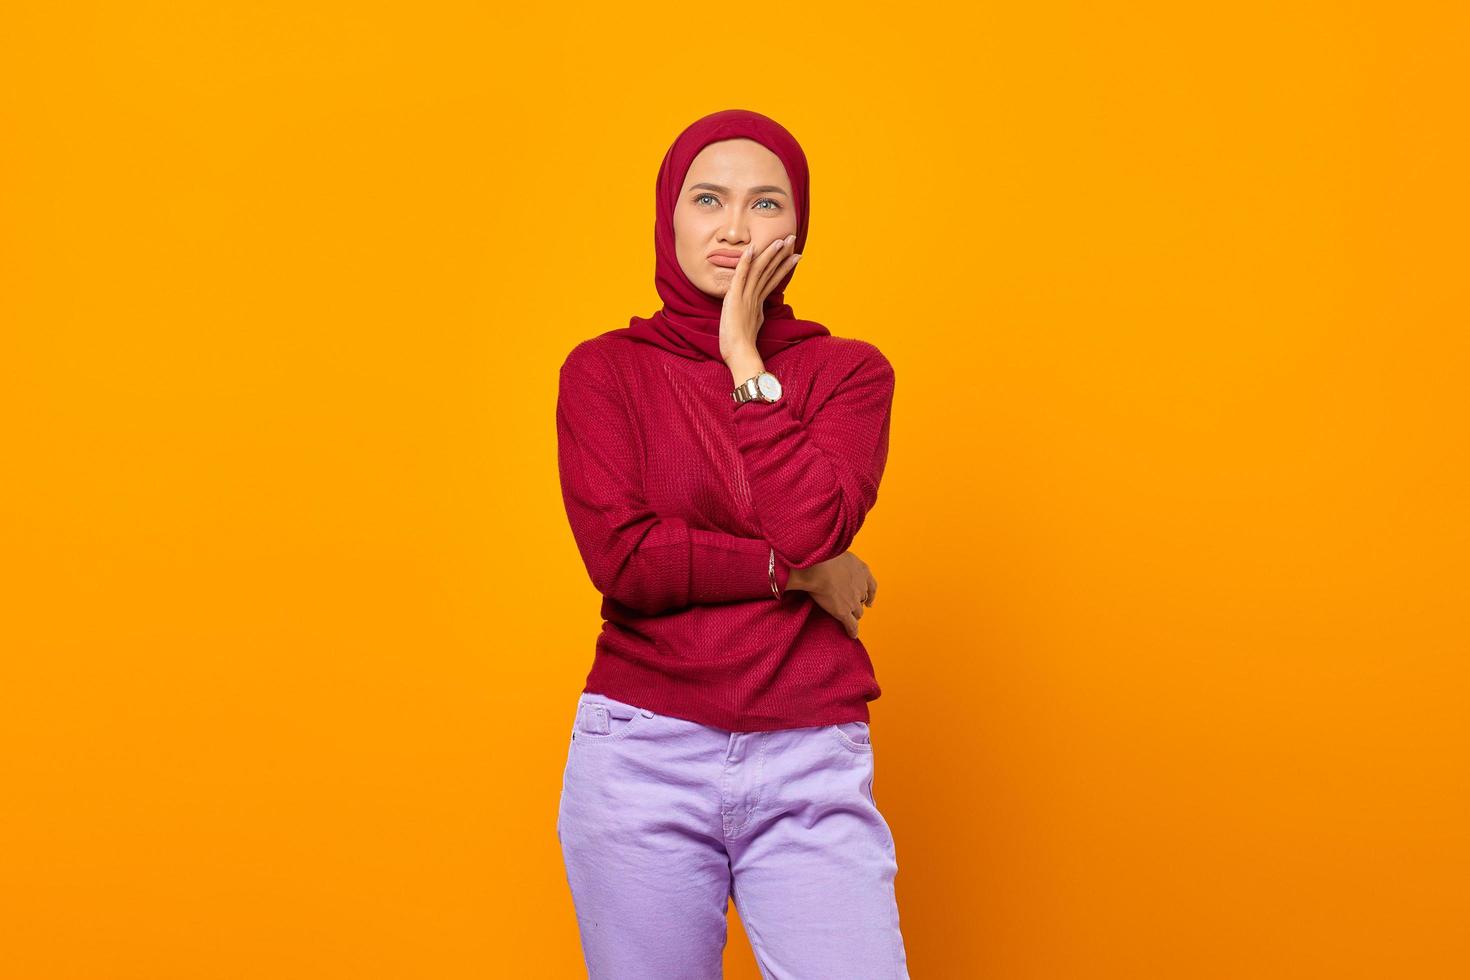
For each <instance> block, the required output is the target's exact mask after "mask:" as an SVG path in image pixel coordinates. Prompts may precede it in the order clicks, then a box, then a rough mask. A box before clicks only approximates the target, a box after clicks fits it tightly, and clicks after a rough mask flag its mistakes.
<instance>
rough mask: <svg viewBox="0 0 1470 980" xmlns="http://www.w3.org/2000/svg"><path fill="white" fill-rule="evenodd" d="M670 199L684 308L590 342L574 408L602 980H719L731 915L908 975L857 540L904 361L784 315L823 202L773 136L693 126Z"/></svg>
mask: <svg viewBox="0 0 1470 980" xmlns="http://www.w3.org/2000/svg"><path fill="white" fill-rule="evenodd" d="M656 198H657V201H656V207H657V211H656V217H655V222H654V253H655V256H656V259H657V269H656V274H655V281H656V283H657V287H658V293H659V296H660V298H661V299H662V300H663V307H662V309H660V310H658V311H657V312H656V313H654V314H653V316H652V317H648V318H642V317H634V318H633V319H632V321H631V322H630V324H629V326H628V327H626V328H621V329H617V330H610V331H607V332H606V333H603V334H601V335H599V336H596V337H593V338H591V339H588V340H584V341H582V342H581V343H579V344H578V345H577V346H576V347H575V348H573V349H572V351H571V353H570V354H568V355H567V357H566V360H565V362H564V363H563V364H562V367H561V377H560V388H559V394H558V398H557V410H556V411H557V414H556V421H557V435H558V462H559V469H560V475H561V486H562V495H563V499H564V501H565V503H566V509H567V516H568V518H569V519H570V521H571V526H572V531H573V536H574V537H575V539H576V543H577V548H578V550H579V552H580V554H581V556H582V560H583V561H584V563H585V564H586V566H587V570H588V573H589V574H590V575H591V578H592V581H593V583H594V584H595V585H596V586H597V589H598V591H599V592H601V593H602V595H603V600H602V617H603V619H604V623H603V626H602V632H601V633H600V635H599V637H598V640H597V647H596V654H595V657H594V661H593V666H592V670H591V672H590V673H589V675H588V677H587V682H586V685H585V686H584V688H583V691H582V693H581V696H580V698H579V699H578V702H577V711H576V715H575V718H574V721H573V727H572V732H571V746H570V749H569V753H568V756H567V765H566V771H565V776H564V779H563V784H562V796H561V803H560V807H559V811H558V815H557V836H558V838H559V840H560V842H561V846H562V852H563V856H564V858H565V862H566V873H567V880H568V883H569V884H570V886H571V890H572V898H573V903H574V905H575V906H576V911H577V919H578V924H579V927H580V930H581V939H582V949H583V953H584V955H585V957H586V961H587V968H588V971H589V974H590V975H591V976H592V977H597V978H608V980H623V978H626V980H635V978H636V980H703V978H710V977H719V976H721V975H722V969H721V963H722V953H723V950H724V947H725V942H726V935H727V933H726V925H727V919H726V909H727V907H728V902H729V901H730V899H731V898H732V897H733V899H734V901H735V904H736V908H737V910H738V911H739V914H740V918H741V921H742V923H743V924H744V926H745V930H746V933H747V934H748V935H749V936H750V940H751V944H752V946H753V948H754V952H755V955H756V959H757V961H758V963H759V964H760V967H761V970H762V972H763V974H764V975H765V976H766V977H768V978H782V980H833V978H839V977H840V978H842V980H863V978H874V980H877V978H882V980H892V978H900V977H907V976H908V972H907V967H906V957H905V953H904V946H903V939H902V936H901V934H900V931H899V923H898V907H897V903H896V900H895V894H894V885H893V882H894V877H895V875H896V873H897V870H898V866H897V863H896V857H895V851H894V844H893V837H892V835H891V834H890V832H889V829H888V824H887V822H886V821H885V820H884V818H883V816H882V814H881V813H879V811H878V808H877V805H876V803H875V802H874V799H873V795H872V784H873V745H872V742H871V740H870V739H869V731H868V721H869V714H868V705H867V703H868V702H869V701H872V700H874V699H875V698H877V697H878V696H879V694H880V689H879V687H878V683H877V681H876V679H875V677H874V674H873V666H872V662H871V661H870V660H869V658H868V654H867V651H866V649H865V648H864V647H863V644H862V642H861V641H860V640H859V639H858V638H857V634H858V621H859V620H860V619H861V618H862V616H863V612H864V607H865V606H866V607H868V608H871V607H872V605H873V602H874V599H875V597H876V594H877V582H876V580H875V579H874V578H873V576H872V575H871V573H870V572H869V569H868V566H867V565H866V564H864V562H863V561H862V560H861V559H860V558H858V557H857V556H856V555H854V554H853V553H852V552H850V551H848V550H847V549H848V546H849V545H850V544H851V543H852V540H853V537H854V536H855V535H856V534H857V532H858V529H859V528H860V527H861V526H862V523H863V519H864V517H865V516H866V515H867V513H868V511H869V510H871V509H872V508H873V506H874V504H875V503H876V502H877V496H878V483H879V480H880V478H881V477H882V474H883V467H884V463H885V461H886V459H887V455H888V431H889V413H890V408H891V405H892V399H893V369H892V367H891V366H890V365H889V363H888V360H887V359H886V358H885V357H884V356H883V354H882V353H881V352H880V351H879V350H878V348H877V347H875V346H873V345H872V344H870V343H867V342H865V341H861V340H856V339H850V338H841V337H835V336H833V335H831V333H830V332H829V331H828V330H827V329H826V327H824V326H822V325H821V324H820V323H816V322H814V321H810V320H798V319H796V318H795V316H794V315H793V313H792V309H791V307H790V306H789V305H787V304H785V303H784V302H783V299H782V290H783V289H784V288H785V286H786V284H787V283H788V282H790V279H791V274H792V272H793V270H794V269H795V267H796V263H797V262H798V261H799V259H800V258H801V250H802V248H803V246H804V244H805V242H806V233H807V223H808V219H809V216H810V213H811V208H810V198H809V188H808V179H807V167H806V158H805V155H804V154H803V153H802V150H801V147H800V145H799V144H798V143H797V142H796V140H795V139H794V138H793V137H792V136H791V134H790V133H789V132H787V131H786V130H785V129H784V128H783V127H782V126H780V125H779V124H778V123H776V122H775V121H774V120H771V119H769V118H767V117H766V116H763V115H761V114H759V113H755V112H748V111H744V110H735V109H731V110H725V111H722V112H716V113H713V114H712V115H709V116H705V117H704V118H702V119H699V120H697V121H696V122H694V123H693V124H691V125H690V126H689V127H688V128H687V129H685V130H684V132H682V133H681V134H680V135H679V137H678V138H677V139H676V140H675V141H674V143H673V145H672V146H671V147H670V148H669V150H668V153H666V154H665V156H664V159H663V164H662V166H661V167H660V169H659V174H658V181H657V184H656Z"/></svg>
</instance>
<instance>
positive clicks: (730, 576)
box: [689, 528, 779, 603]
mask: <svg viewBox="0 0 1470 980" xmlns="http://www.w3.org/2000/svg"><path fill="white" fill-rule="evenodd" d="M689 540H690V544H691V545H692V546H693V547H692V549H691V554H690V569H689V572H690V582H689V587H690V601H691V602H694V603H710V602H731V601H734V600H738V599H759V598H761V597H763V596H770V594H771V573H770V558H771V546H770V545H768V544H767V543H766V542H765V541H763V540H761V539H760V538H741V537H736V536H734V535H729V534H724V533H722V532H719V531H706V530H703V529H700V528H690V529H689ZM778 564H779V559H778Z"/></svg>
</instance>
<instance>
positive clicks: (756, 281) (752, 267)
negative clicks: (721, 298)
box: [720, 235, 801, 362]
mask: <svg viewBox="0 0 1470 980" xmlns="http://www.w3.org/2000/svg"><path fill="white" fill-rule="evenodd" d="M795 247H796V236H795V235H787V236H786V237H785V238H777V239H776V240H775V241H773V242H771V243H770V244H768V245H767V246H766V247H765V248H763V249H761V251H760V254H759V255H756V254H755V243H754V242H752V243H751V244H750V245H749V246H747V247H746V249H745V251H744V253H742V254H741V256H740V262H739V263H738V264H737V265H736V266H735V275H734V276H732V277H731V279H730V288H729V289H727V290H726V291H725V303H724V307H723V308H722V309H721V310H720V357H722V358H723V359H724V360H725V361H727V362H728V361H729V360H730V359H731V358H732V357H739V356H744V355H745V354H746V353H748V352H750V351H753V350H755V338H756V334H758V333H760V329H761V325H762V324H764V323H765V322H766V314H765V305H766V297H767V296H769V295H771V291H772V290H774V289H775V288H776V284H777V283H778V282H780V281H781V280H782V279H784V278H786V273H788V272H790V271H791V270H792V269H793V268H795V266H796V263H797V261H798V260H799V259H800V258H801V256H800V255H799V254H798V255H793V254H792V249H794V248H795Z"/></svg>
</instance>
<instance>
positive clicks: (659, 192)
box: [625, 109, 831, 361]
mask: <svg viewBox="0 0 1470 980" xmlns="http://www.w3.org/2000/svg"><path fill="white" fill-rule="evenodd" d="M742 137H743V138H746V139H752V140H755V141H756V142H757V143H759V144H761V145H762V146H764V147H765V148H766V149H768V150H770V151H771V152H772V153H774V154H776V156H778V157H780V159H781V163H782V164H783V165H784V166H785V167H786V177H787V179H788V180H790V181H791V194H792V206H793V207H795V208H796V214H797V220H798V225H797V230H796V246H795V248H794V249H793V252H800V251H801V250H802V248H803V247H804V246H805V244H806V228H807V218H808V216H809V215H810V213H811V205H810V200H811V198H810V194H809V192H810V188H809V186H808V177H807V169H806V154H805V153H803V152H802V150H801V144H799V143H797V142H796V137H794V136H792V135H791V134H790V133H789V132H787V131H786V128H785V127H784V126H782V125H781V124H780V123H778V122H776V121H775V120H774V119H771V118H770V117H768V116H763V115H761V114H760V113H759V112H752V111H750V110H748V109H723V110H721V111H719V112H714V113H711V114H709V115H707V116H705V117H703V118H701V119H696V120H695V121H694V122H692V123H690V124H689V126H688V127H687V128H686V129H685V130H684V131H683V132H682V133H680V134H679V136H678V138H677V139H675V140H674V144H673V145H672V146H670V147H669V150H668V152H667V153H665V154H664V160H663V164H662V165H661V166H660V167H659V168H658V182H657V184H656V185H655V191H656V201H655V204H656V216H655V218H654V223H653V251H654V256H655V259H656V262H657V265H656V267H655V270H654V283H655V284H656V285H657V287H658V295H659V298H660V299H662V300H663V304H664V305H663V309H661V310H658V311H657V312H655V313H654V314H653V316H651V317H640V316H635V317H633V318H632V319H631V320H629V321H628V326H627V327H626V328H625V329H626V333H627V336H630V337H633V338H634V339H637V340H642V341H646V342H648V343H650V344H656V345H657V346H659V347H662V348H664V349H665V350H668V351H673V352H674V353H676V354H679V355H681V356H683V357H690V358H694V359H704V358H708V359H711V360H716V361H718V360H720V359H721V358H720V310H721V309H722V307H723V301H722V300H721V299H719V298H717V297H714V296H709V295H707V294H706V293H704V292H703V291H702V290H700V289H699V287H697V286H695V285H694V283H692V282H690V281H689V277H688V276H686V275H684V270H683V268H682V267H681V266H680V265H679V257H678V255H677V254H676V253H675V251H674V205H675V204H676V203H677V202H678V200H679V191H680V190H681V189H682V188H683V186H684V178H685V177H686V176H687V175H688V173H689V164H691V163H692V162H694V158H695V156H697V155H698V154H699V151H700V150H702V149H704V148H705V147H706V146H708V145H709V144H711V143H715V142H718V141H720V140H728V139H738V138H742ZM795 271H796V270H795V269H794V268H793V269H792V270H791V271H790V272H787V273H786V277H785V278H784V279H782V280H781V281H780V282H779V283H778V284H777V285H776V288H775V289H773V290H771V293H770V295H769V296H767V297H766V301H765V305H764V307H763V312H764V314H765V319H764V321H762V323H761V328H760V332H759V333H757V334H756V341H755V344H756V350H757V351H759V352H760V355H761V359H762V360H765V359H767V358H770V357H772V356H774V355H775V354H777V353H779V352H781V351H783V350H786V349H787V348H788V347H792V346H794V345H796V344H797V343H799V342H801V341H802V340H804V339H806V338H807V337H818V336H823V335H826V334H829V333H830V332H831V331H829V330H828V329H827V328H826V327H824V326H822V325H821V324H820V323H817V322H816V321H814V320H798V319H796V315H795V314H794V313H793V312H792V311H791V307H790V306H789V305H788V304H787V303H785V302H784V301H783V300H782V297H781V293H782V291H783V290H784V289H785V288H786V284H787V283H788V282H790V281H791V273H792V272H795Z"/></svg>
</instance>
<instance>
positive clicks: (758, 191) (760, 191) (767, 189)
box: [689, 183, 791, 197]
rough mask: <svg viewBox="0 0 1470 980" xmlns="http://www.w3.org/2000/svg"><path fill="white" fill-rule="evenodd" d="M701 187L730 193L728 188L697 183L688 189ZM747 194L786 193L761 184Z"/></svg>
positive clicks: (788, 195) (769, 185) (777, 188)
mask: <svg viewBox="0 0 1470 980" xmlns="http://www.w3.org/2000/svg"><path fill="white" fill-rule="evenodd" d="M701 187H703V188H705V189H707V190H712V191H719V192H720V193H721V194H728V193H730V188H728V187H721V186H720V185H719V184H705V183H699V184H695V185H693V186H692V187H690V188H689V189H690V190H691V191H693V190H698V189H699V188H701ZM749 193H751V194H786V192H785V191H784V190H782V189H781V188H779V187H776V186H773V185H771V184H763V185H762V186H760V187H752V188H751V189H750V191H749ZM786 196H787V197H790V196H791V195H790V194H786Z"/></svg>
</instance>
